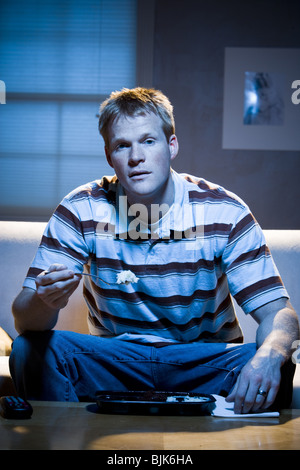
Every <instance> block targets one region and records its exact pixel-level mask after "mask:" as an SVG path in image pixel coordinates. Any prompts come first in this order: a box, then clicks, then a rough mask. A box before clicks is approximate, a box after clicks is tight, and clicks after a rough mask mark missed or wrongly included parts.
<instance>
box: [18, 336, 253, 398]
mask: <svg viewBox="0 0 300 470" xmlns="http://www.w3.org/2000/svg"><path fill="white" fill-rule="evenodd" d="M255 351H256V345H255V344H224V343H187V344H175V345H168V346H164V347H161V348H157V347H153V346H148V345H142V344H136V343H132V342H127V341H123V340H118V339H114V338H109V339H108V338H101V337H95V336H90V335H83V334H79V333H73V332H67V331H47V332H29V333H26V334H24V335H21V336H19V337H17V338H16V340H15V341H14V343H13V351H12V354H11V356H10V369H11V374H12V377H13V380H14V383H15V387H16V390H17V393H18V394H19V395H20V396H23V397H24V398H27V399H28V400H49V401H52V400H59V401H91V400H93V399H94V397H95V393H96V391H100V390H113V391H127V390H164V391H186V392H198V393H212V394H218V395H223V396H226V395H227V394H228V393H229V392H230V390H231V389H232V387H233V386H234V384H235V382H236V380H237V377H238V375H239V373H240V371H241V369H242V367H243V366H244V365H245V363H246V362H247V361H248V360H249V359H250V358H251V357H252V356H254V354H255Z"/></svg>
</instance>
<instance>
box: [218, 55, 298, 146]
mask: <svg viewBox="0 0 300 470" xmlns="http://www.w3.org/2000/svg"><path fill="white" fill-rule="evenodd" d="M297 86H300V49H275V48H239V47H229V48H226V49H225V74H224V107H223V148H224V149H249V150H250V149H251V150H294V151H297V150H300V88H299V93H298V92H297ZM298 97H299V98H298Z"/></svg>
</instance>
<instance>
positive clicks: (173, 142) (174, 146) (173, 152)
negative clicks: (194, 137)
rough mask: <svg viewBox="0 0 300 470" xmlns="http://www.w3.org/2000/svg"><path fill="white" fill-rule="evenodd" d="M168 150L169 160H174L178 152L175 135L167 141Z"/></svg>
mask: <svg viewBox="0 0 300 470" xmlns="http://www.w3.org/2000/svg"><path fill="white" fill-rule="evenodd" d="M169 149H170V155H171V160H174V158H175V157H176V156H177V154H178V150H179V144H178V140H177V137H176V135H175V134H172V135H171V137H170V139H169Z"/></svg>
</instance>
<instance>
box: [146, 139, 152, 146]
mask: <svg viewBox="0 0 300 470" xmlns="http://www.w3.org/2000/svg"><path fill="white" fill-rule="evenodd" d="M153 143H154V140H153V139H147V140H145V144H147V145H151V144H153Z"/></svg>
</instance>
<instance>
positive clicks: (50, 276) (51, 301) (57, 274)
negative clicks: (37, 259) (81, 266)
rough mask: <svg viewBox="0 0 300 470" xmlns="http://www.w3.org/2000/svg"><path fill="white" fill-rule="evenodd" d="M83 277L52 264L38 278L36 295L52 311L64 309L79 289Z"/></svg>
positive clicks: (61, 266)
mask: <svg viewBox="0 0 300 470" xmlns="http://www.w3.org/2000/svg"><path fill="white" fill-rule="evenodd" d="M80 279H81V276H80V275H78V274H75V273H74V272H73V271H71V270H69V269H68V268H67V266H64V265H63V264H52V265H51V266H50V267H49V269H48V271H43V272H42V273H41V274H39V275H38V276H37V278H36V281H35V282H36V287H37V290H36V294H37V296H38V297H39V298H40V300H42V301H43V302H44V303H45V304H46V305H47V306H48V307H50V308H52V309H61V308H64V307H65V306H66V305H67V303H68V300H69V297H70V296H71V294H73V292H74V291H75V289H76V288H77V287H78V284H79V282H80Z"/></svg>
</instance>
